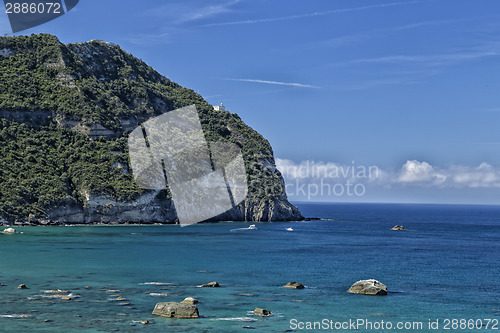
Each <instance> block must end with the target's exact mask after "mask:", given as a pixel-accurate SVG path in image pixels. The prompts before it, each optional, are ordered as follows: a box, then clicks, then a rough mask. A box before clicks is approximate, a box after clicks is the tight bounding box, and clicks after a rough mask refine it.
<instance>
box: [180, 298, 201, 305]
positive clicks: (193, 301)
mask: <svg viewBox="0 0 500 333" xmlns="http://www.w3.org/2000/svg"><path fill="white" fill-rule="evenodd" d="M181 303H184V304H196V303H198V300H197V299H196V298H193V297H186V298H184V300H183V301H182V302H181Z"/></svg>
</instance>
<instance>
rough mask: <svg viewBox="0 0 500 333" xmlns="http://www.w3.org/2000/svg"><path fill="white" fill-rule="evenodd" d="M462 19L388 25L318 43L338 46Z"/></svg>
mask: <svg viewBox="0 0 500 333" xmlns="http://www.w3.org/2000/svg"><path fill="white" fill-rule="evenodd" d="M461 21H464V20H435V21H423V22H415V23H411V24H406V25H400V26H395V27H388V28H382V29H372V30H370V31H366V32H361V33H356V34H351V35H345V36H338V37H334V38H331V39H327V40H325V41H322V42H320V43H319V44H317V45H319V46H327V47H337V46H343V45H346V44H352V43H355V42H359V41H362V40H365V39H372V38H374V37H376V36H377V35H385V34H390V33H394V32H398V31H404V30H410V29H418V28H422V27H427V26H435V25H444V24H453V23H457V22H461Z"/></svg>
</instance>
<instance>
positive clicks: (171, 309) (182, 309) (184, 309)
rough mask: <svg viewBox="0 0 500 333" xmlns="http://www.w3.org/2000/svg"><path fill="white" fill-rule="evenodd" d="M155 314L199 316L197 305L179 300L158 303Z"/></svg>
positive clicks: (172, 316) (183, 316)
mask: <svg viewBox="0 0 500 333" xmlns="http://www.w3.org/2000/svg"><path fill="white" fill-rule="evenodd" d="M153 314H154V315H157V316H162V317H166V318H199V317H200V315H199V313H198V308H197V307H196V305H192V304H183V303H177V302H161V303H156V306H155V308H154V310H153Z"/></svg>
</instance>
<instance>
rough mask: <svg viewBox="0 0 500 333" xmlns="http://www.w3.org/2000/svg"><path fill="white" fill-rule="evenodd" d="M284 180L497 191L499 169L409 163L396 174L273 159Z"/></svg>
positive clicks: (365, 167)
mask: <svg viewBox="0 0 500 333" xmlns="http://www.w3.org/2000/svg"><path fill="white" fill-rule="evenodd" d="M276 166H277V167H278V169H279V170H280V171H281V173H282V174H283V176H284V177H285V180H287V181H293V182H297V181H298V182H301V183H305V184H309V183H318V182H319V181H321V180H323V181H329V182H345V181H347V180H349V181H351V182H352V183H362V184H366V185H370V186H383V187H386V186H391V187H398V186H399V187H402V186H404V187H429V188H437V189H438V188H500V167H494V166H492V165H491V164H488V163H486V162H483V163H481V164H480V165H479V166H463V165H452V166H449V167H447V168H438V167H435V166H432V165H431V164H429V163H428V162H425V161H417V160H409V161H406V162H405V163H404V164H403V165H402V166H401V168H399V169H397V170H390V169H386V170H384V169H382V168H380V167H377V166H375V165H360V164H357V163H355V162H352V163H351V164H339V163H334V162H321V161H319V162H317V161H310V160H305V161H301V162H299V163H296V162H294V161H291V160H287V159H280V158H277V159H276Z"/></svg>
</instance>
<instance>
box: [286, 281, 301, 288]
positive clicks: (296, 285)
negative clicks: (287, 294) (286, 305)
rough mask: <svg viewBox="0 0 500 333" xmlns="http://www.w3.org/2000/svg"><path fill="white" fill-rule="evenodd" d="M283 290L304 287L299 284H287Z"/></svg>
mask: <svg viewBox="0 0 500 333" xmlns="http://www.w3.org/2000/svg"><path fill="white" fill-rule="evenodd" d="M284 288H290V289H304V288H305V287H304V285H303V284H302V283H299V282H288V283H287V284H286V285H284Z"/></svg>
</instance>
